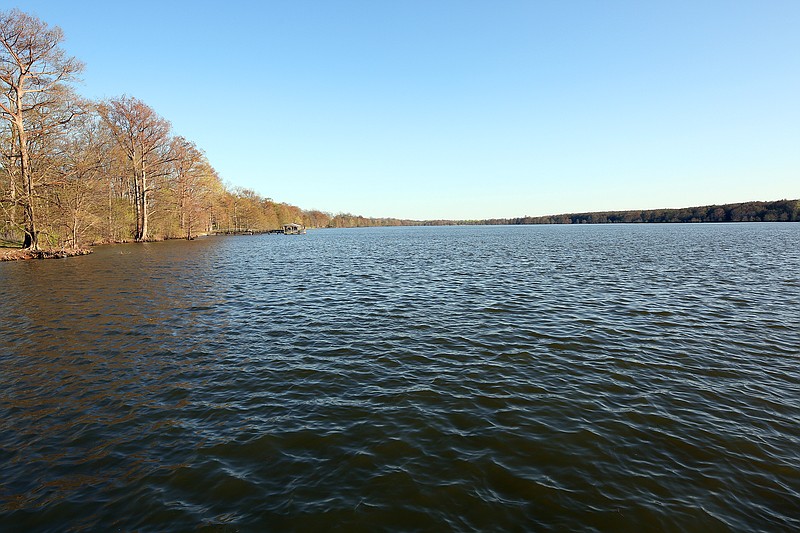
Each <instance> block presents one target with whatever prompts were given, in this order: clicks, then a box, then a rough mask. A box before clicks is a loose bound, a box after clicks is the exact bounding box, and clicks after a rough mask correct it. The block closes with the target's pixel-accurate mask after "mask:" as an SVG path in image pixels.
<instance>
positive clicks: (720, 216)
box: [480, 200, 800, 224]
mask: <svg viewBox="0 0 800 533" xmlns="http://www.w3.org/2000/svg"><path fill="white" fill-rule="evenodd" d="M798 221H800V200H779V201H775V202H744V203H740V204H725V205H707V206H701V207H685V208H681V209H650V210H645V211H607V212H596V213H572V214H565V215H551V216H542V217H520V218H507V219H491V220H484V221H481V222H480V223H481V224H614V223H626V224H637V223H691V222H798Z"/></svg>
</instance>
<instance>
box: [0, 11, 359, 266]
mask: <svg viewBox="0 0 800 533" xmlns="http://www.w3.org/2000/svg"><path fill="white" fill-rule="evenodd" d="M63 38H64V36H63V33H62V31H61V29H60V28H58V27H51V26H48V25H47V24H46V23H44V22H42V21H41V20H39V19H37V18H36V17H33V16H30V15H28V14H26V13H23V12H21V11H19V10H16V9H14V10H11V11H5V12H0V88H1V89H2V94H0V118H1V119H2V120H0V239H2V240H3V241H10V242H17V243H22V245H23V247H24V248H28V249H32V250H37V249H39V248H40V246H43V247H78V246H80V245H82V244H92V243H100V242H121V241H147V240H159V239H166V238H175V237H185V238H192V237H193V236H195V235H197V234H198V233H208V232H213V231H225V230H245V229H251V230H266V229H274V228H278V227H280V225H281V224H284V223H290V222H296V223H301V224H304V225H306V226H308V227H326V226H328V225H330V224H331V222H332V221H333V223H334V225H345V224H347V223H350V222H352V221H350V219H351V218H352V217H351V216H350V215H342V216H340V217H338V218H337V217H333V216H332V215H330V214H328V213H322V212H320V211H303V210H301V209H300V208H298V207H296V206H293V205H288V204H285V203H279V202H275V201H273V200H272V199H270V198H264V197H262V196H260V195H258V194H257V193H255V192H254V191H252V190H248V189H239V188H230V187H225V186H224V185H223V184H222V181H221V180H220V177H219V175H218V174H217V172H216V170H215V169H214V168H213V167H212V165H211V163H210V162H209V161H208V159H207V158H206V156H205V155H204V154H203V151H202V150H201V149H200V148H199V147H198V146H196V145H195V144H194V143H193V142H192V141H190V140H188V139H185V138H183V137H181V136H178V135H175V134H174V133H173V131H172V128H171V125H170V123H169V122H168V121H167V120H166V119H165V118H163V117H161V116H159V115H158V114H157V113H156V112H155V111H154V110H153V109H152V108H151V107H150V106H148V105H147V104H146V103H144V102H142V101H141V100H139V99H137V98H134V97H131V96H121V97H118V98H111V99H108V100H104V101H100V102H93V101H89V100H86V99H84V98H81V97H80V96H79V95H78V94H76V93H75V92H74V90H73V88H72V83H73V82H75V81H77V79H78V76H79V75H80V73H81V71H82V70H83V64H82V63H81V62H80V61H78V60H77V59H76V58H74V57H69V56H67V54H66V53H65V52H64V50H63V49H62V48H61V43H62V41H63ZM345 220H347V221H350V222H345Z"/></svg>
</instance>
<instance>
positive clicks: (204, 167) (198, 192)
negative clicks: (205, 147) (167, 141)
mask: <svg viewBox="0 0 800 533" xmlns="http://www.w3.org/2000/svg"><path fill="white" fill-rule="evenodd" d="M170 151H171V153H172V189H173V193H174V195H175V204H176V207H177V209H178V219H179V224H180V229H181V236H183V235H185V236H186V238H187V239H191V238H192V237H193V235H195V234H197V233H198V231H199V229H200V228H201V227H202V228H203V229H206V230H207V228H208V226H207V225H206V224H205V223H201V218H202V217H203V214H204V213H205V211H206V209H207V208H208V207H209V201H210V199H211V198H210V197H211V195H212V193H213V191H214V190H215V189H217V187H216V186H215V185H216V183H217V182H219V177H218V176H217V173H216V171H215V170H214V169H213V168H212V167H211V164H210V163H209V162H208V160H207V159H206V157H205V155H204V154H203V152H202V151H201V150H200V149H199V148H197V146H196V145H195V144H194V143H193V142H191V141H187V140H186V139H184V138H183V137H176V138H175V139H173V141H172V147H171V150H170Z"/></svg>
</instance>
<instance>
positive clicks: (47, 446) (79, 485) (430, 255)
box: [0, 224, 800, 531]
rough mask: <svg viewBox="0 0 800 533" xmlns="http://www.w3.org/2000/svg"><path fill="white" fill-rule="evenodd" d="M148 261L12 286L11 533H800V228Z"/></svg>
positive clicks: (2, 456) (201, 251)
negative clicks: (192, 532) (527, 532)
mask: <svg viewBox="0 0 800 533" xmlns="http://www.w3.org/2000/svg"><path fill="white" fill-rule="evenodd" d="M119 249H120V247H116V248H105V249H103V248H100V249H98V251H97V252H96V253H95V254H93V255H91V256H87V257H83V258H78V259H75V260H69V261H56V262H36V263H30V262H28V263H19V264H3V265H0V299H2V301H3V302H4V305H3V307H2V309H0V320H2V322H1V323H2V326H0V420H3V423H2V426H0V467H2V472H3V482H2V483H0V521H1V522H2V523H3V528H4V529H5V528H7V529H9V530H12V531H15V530H19V531H23V530H24V531H30V530H45V531H46V530H87V529H88V530H95V529H122V530H175V529H179V530H183V529H205V528H208V529H214V530H220V529H221V530H231V531H234V530H262V529H264V528H269V529H278V530H280V529H291V530H307V529H316V530H328V529H341V530H364V531H372V530H375V529H379V530H384V529H392V530H459V531H460V530H464V531H467V530H468V531H472V530H519V529H535V530H553V531H563V530H588V531H592V530H594V531H614V530H643V529H645V530H653V529H656V530H676V531H677V530H681V531H683V530H701V531H706V530H712V531H726V530H738V531H759V530H760V531H775V530H797V529H800V513H799V512H798V509H800V451H798V450H800V430H798V424H797V421H798V420H800V404H798V402H797V399H798V398H800V373H799V372H798V364H797V363H798V359H799V358H800V328H798V327H797V325H798V324H800V311H798V310H799V309H800V291H798V287H799V286H800V285H798V278H797V275H796V271H797V269H798V267H800V232H798V231H797V225H796V224H774V225H772V224H762V225H750V224H737V225H687V226H669V225H667V226H600V227H598V226H592V227H563V226H562V227H524V228H516V227H514V228H498V227H493V228H476V227H462V228H386V229H381V230H350V231H344V230H341V231H340V230H331V231H320V232H312V233H309V235H307V236H306V237H304V238H303V237H301V238H296V239H295V238H283V237H275V236H257V237H249V238H244V237H230V238H218V239H205V240H198V241H195V242H192V243H185V242H174V243H162V244H152V245H143V246H128V247H125V250H124V251H125V252H126V253H125V254H124V255H123V254H119V253H118V252H119ZM128 251H129V252H130V253H127V252H128Z"/></svg>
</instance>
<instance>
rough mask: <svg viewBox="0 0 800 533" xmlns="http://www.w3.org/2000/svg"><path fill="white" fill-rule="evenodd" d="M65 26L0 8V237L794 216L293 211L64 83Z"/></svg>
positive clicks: (799, 212)
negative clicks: (405, 215)
mask: <svg viewBox="0 0 800 533" xmlns="http://www.w3.org/2000/svg"><path fill="white" fill-rule="evenodd" d="M63 39H64V35H63V32H62V31H61V29H60V28H58V27H57V26H49V25H48V24H47V23H45V22H43V21H41V20H39V19H38V18H36V17H34V16H31V15H29V14H26V13H24V12H22V11H20V10H17V9H13V10H10V11H3V12H0V45H2V46H0V88H2V94H0V118H1V119H2V120H0V125H2V126H4V127H2V128H0V247H10V248H19V249H22V250H27V251H29V252H30V253H31V254H33V256H36V254H37V253H38V252H39V251H40V250H41V249H48V250H61V251H62V252H60V253H62V254H63V253H67V252H65V250H75V252H74V253H85V250H84V249H83V248H81V247H83V246H87V245H93V244H102V243H117V242H131V241H135V242H144V241H151V240H163V239H172V238H188V239H192V238H193V237H195V236H197V235H200V234H213V233H224V232H243V231H256V232H257V231H268V230H271V229H275V228H279V227H280V226H281V225H283V224H288V223H299V224H303V225H304V226H306V227H309V228H344V227H365V226H400V225H465V224H584V223H588V224H599V223H647V222H742V221H757V222H762V221H763V222H768V221H800V201H798V200H781V201H775V202H747V203H740V204H728V205H712V206H705V207H690V208H684V209H658V210H647V211H613V212H599V213H577V214H565V215H552V216H540V217H528V216H526V217H520V218H509V219H490V220H428V221H419V220H404V219H395V218H368V217H363V216H357V215H351V214H337V215H333V214H331V213H325V212H322V211H319V210H303V209H300V208H299V207H297V206H294V205H289V204H286V203H281V202H276V201H274V200H273V199H271V198H266V197H263V196H261V195H259V194H258V193H257V192H255V191H253V190H250V189H245V188H240V187H231V186H226V185H224V184H223V183H222V180H221V179H220V176H219V174H218V173H217V171H216V170H215V169H214V168H213V166H212V165H211V163H210V162H209V161H208V159H207V158H206V156H205V155H204V153H203V151H202V150H201V149H200V148H199V147H198V146H197V145H195V143H194V142H192V141H191V140H189V139H186V138H184V137H181V136H179V135H176V134H174V132H173V131H172V128H171V125H170V123H169V121H168V120H166V119H165V118H163V117H161V116H160V115H158V113H156V111H155V110H153V109H152V108H151V107H150V106H148V105H147V104H146V103H145V102H143V101H141V100H139V99H137V98H135V97H133V96H126V95H123V96H119V97H116V98H110V99H106V100H102V101H91V100H87V99H85V98H82V97H81V96H80V95H78V94H77V93H76V92H75V91H74V89H73V86H72V85H73V84H74V83H75V82H76V81H78V79H79V76H80V73H81V71H82V70H83V68H84V65H83V63H81V62H80V61H79V60H78V59H76V58H74V57H69V56H68V55H67V54H66V52H65V51H64V49H63V48H62V47H61V44H62V42H63Z"/></svg>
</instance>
